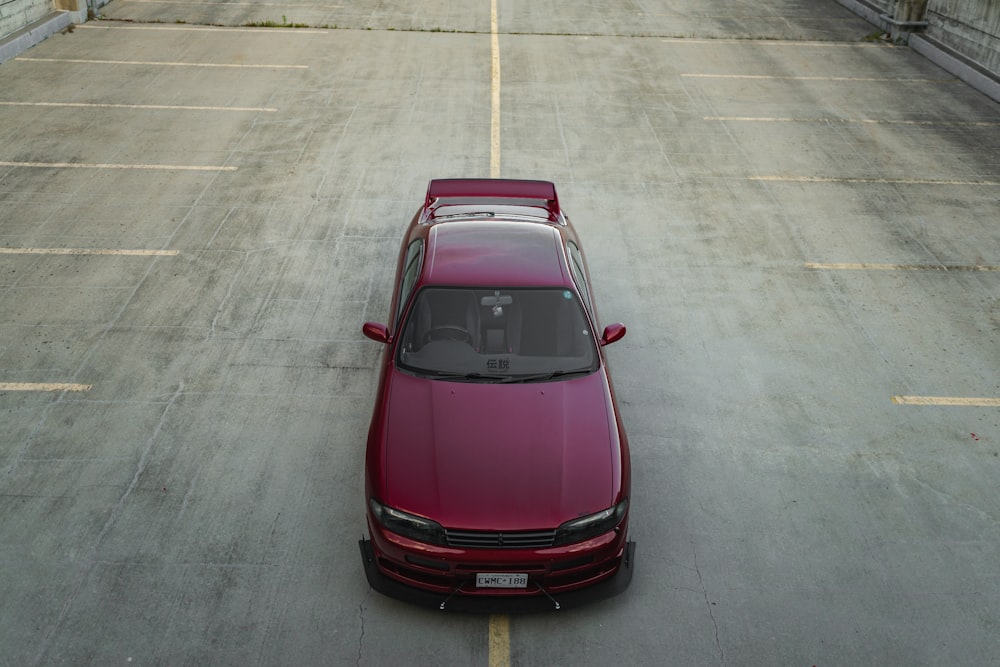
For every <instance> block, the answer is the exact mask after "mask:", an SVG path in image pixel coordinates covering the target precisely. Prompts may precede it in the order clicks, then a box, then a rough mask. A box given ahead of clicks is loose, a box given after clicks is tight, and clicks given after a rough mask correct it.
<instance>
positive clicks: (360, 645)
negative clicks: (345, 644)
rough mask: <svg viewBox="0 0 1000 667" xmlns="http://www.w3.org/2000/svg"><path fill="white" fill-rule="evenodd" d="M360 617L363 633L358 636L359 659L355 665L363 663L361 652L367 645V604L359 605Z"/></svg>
mask: <svg viewBox="0 0 1000 667" xmlns="http://www.w3.org/2000/svg"><path fill="white" fill-rule="evenodd" d="M358 618H359V620H360V622H361V634H360V636H358V659H357V660H355V661H354V664H355V665H358V666H360V665H361V652H362V650H363V649H364V645H365V605H363V604H359V605H358Z"/></svg>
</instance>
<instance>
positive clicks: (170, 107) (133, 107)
mask: <svg viewBox="0 0 1000 667" xmlns="http://www.w3.org/2000/svg"><path fill="white" fill-rule="evenodd" d="M0 106H3V107H70V108H81V109H128V110H129V111H145V110H149V109H152V110H158V111H159V110H165V111H266V112H270V113H273V112H275V111H277V109H275V108H272V107H206V106H188V105H179V104H99V103H87V102H0Z"/></svg>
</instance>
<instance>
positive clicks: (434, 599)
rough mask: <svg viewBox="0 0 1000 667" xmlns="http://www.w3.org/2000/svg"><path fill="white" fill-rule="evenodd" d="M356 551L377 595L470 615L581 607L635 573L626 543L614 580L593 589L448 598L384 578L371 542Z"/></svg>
mask: <svg viewBox="0 0 1000 667" xmlns="http://www.w3.org/2000/svg"><path fill="white" fill-rule="evenodd" d="M358 547H360V549H361V561H362V563H363V564H364V567H365V576H366V577H367V578H368V584H369V585H370V586H371V587H372V588H373V589H375V590H376V591H378V592H379V593H381V594H383V595H386V596H388V597H391V598H395V599H397V600H402V601H403V602H409V603H411V604H415V605H419V606H421V607H429V608H433V609H443V610H444V611H458V612H465V613H470V614H530V613H537V612H543V611H555V610H557V609H572V608H575V607H581V606H583V605H587V604H591V603H593V602H597V601H599V600H605V599H607V598H610V597H614V596H615V595H618V594H619V593H621V592H622V591H624V590H625V589H626V588H628V585H629V584H630V583H631V582H632V572H633V571H634V569H635V542H626V543H625V552H624V554H622V564H621V567H619V568H618V571H617V572H615V574H614V576H612V577H611V578H609V579H605V580H604V581H602V582H600V583H597V584H594V585H593V586H588V587H586V588H581V589H578V590H575V591H570V592H568V593H559V594H557V595H554V596H552V597H549V596H547V595H546V594H544V593H542V592H539V593H538V595H529V596H523V597H522V596H518V597H495V596H494V597H491V596H475V595H467V594H462V593H460V592H459V593H456V594H454V595H451V596H448V595H445V594H442V593H432V592H430V591H424V590H420V589H418V588H413V587H411V586H407V585H405V584H402V583H400V582H398V581H396V580H395V579H392V578H390V577H387V576H386V575H384V574H382V572H381V571H380V570H379V569H378V564H377V563H376V562H375V551H374V550H373V549H372V544H371V540H368V539H362V540H360V541H359V542H358Z"/></svg>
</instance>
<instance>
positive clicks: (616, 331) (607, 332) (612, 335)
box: [601, 322, 625, 345]
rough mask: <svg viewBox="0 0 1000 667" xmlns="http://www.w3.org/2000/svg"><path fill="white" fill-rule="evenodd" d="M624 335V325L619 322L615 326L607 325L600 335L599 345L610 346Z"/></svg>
mask: <svg viewBox="0 0 1000 667" xmlns="http://www.w3.org/2000/svg"><path fill="white" fill-rule="evenodd" d="M624 335H625V325H624V324H622V323H621V322H617V323H615V324H609V325H608V326H606V327H604V333H603V334H602V335H601V345H611V343H614V342H615V341H616V340H621V339H622V337H623V336H624Z"/></svg>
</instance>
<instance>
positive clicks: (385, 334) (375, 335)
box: [361, 322, 389, 343]
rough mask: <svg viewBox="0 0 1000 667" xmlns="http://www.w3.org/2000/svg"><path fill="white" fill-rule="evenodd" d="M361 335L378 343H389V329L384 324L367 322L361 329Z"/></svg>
mask: <svg viewBox="0 0 1000 667" xmlns="http://www.w3.org/2000/svg"><path fill="white" fill-rule="evenodd" d="M361 333H363V334H364V335H365V336H366V337H367V338H371V339H372V340H373V341H375V342H376V343H388V342H389V329H388V328H386V326H385V325H384V324H379V323H378V322H365V323H364V325H363V326H362V327H361Z"/></svg>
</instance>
